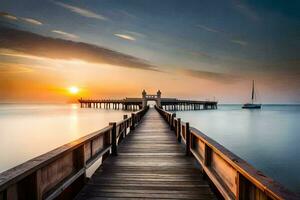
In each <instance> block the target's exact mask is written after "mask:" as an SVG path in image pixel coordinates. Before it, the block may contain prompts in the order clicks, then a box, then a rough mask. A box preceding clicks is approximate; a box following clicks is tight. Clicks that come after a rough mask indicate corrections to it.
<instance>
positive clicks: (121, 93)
mask: <svg viewBox="0 0 300 200" xmlns="http://www.w3.org/2000/svg"><path fill="white" fill-rule="evenodd" d="M252 80H255V83H256V89H257V96H258V101H259V102H261V103H300V87H299V86H300V1H298V0H289V1H284V0H247V1H246V0H185V1H183V0H163V1H161V0H160V1H159V0H97V1H95V0H26V1H23V0H1V1H0V102H2V103H13V102H69V101H72V100H74V99H76V98H79V97H83V98H124V97H138V96H141V91H142V90H143V89H146V91H147V92H148V93H156V91H157V90H158V89H160V90H161V91H162V97H176V98H181V99H199V100H213V99H216V100H218V101H219V102H220V103H245V102H247V101H249V98H250V94H251V82H252ZM70 87H77V88H78V89H79V92H78V93H77V94H72V93H70V92H69V90H68V88H70Z"/></svg>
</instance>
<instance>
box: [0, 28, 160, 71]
mask: <svg viewBox="0 0 300 200" xmlns="http://www.w3.org/2000/svg"><path fill="white" fill-rule="evenodd" d="M0 38H1V40H0V48H2V49H9V50H12V51H17V52H18V53H19V54H25V55H31V56H37V57H44V58H52V59H64V60H70V59H80V60H83V61H86V62H90V63H96V64H110V65H115V66H121V67H126V68H135V69H142V70H151V71H160V70H159V68H158V67H157V66H155V65H152V64H151V63H149V62H148V61H146V60H143V59H140V58H137V57H134V56H131V55H127V54H123V53H120V52H117V51H113V50H110V49H107V48H104V47H100V46H95V45H91V44H87V43H82V42H74V41H69V40H63V39H54V38H50V37H45V36H41V35H38V34H34V33H31V32H27V31H21V30H16V29H11V28H5V27H1V26H0Z"/></svg>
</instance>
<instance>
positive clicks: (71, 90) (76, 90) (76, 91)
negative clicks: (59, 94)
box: [68, 86, 79, 94]
mask: <svg viewBox="0 0 300 200" xmlns="http://www.w3.org/2000/svg"><path fill="white" fill-rule="evenodd" d="M68 89H69V92H70V93H71V94H77V93H78V92H79V88H78V87H76V86H72V87H69V88H68Z"/></svg>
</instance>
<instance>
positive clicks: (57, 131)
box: [0, 104, 300, 193]
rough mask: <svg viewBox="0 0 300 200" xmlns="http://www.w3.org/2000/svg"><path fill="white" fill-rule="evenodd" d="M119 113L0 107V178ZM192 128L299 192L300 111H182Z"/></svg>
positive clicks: (225, 108)
mask: <svg viewBox="0 0 300 200" xmlns="http://www.w3.org/2000/svg"><path fill="white" fill-rule="evenodd" d="M126 113H129V112H125V111H122V110H104V109H91V108H80V107H79V105H77V104H69V105H61V104H51V105H50V104H0V172H2V171H5V170H7V169H9V168H11V167H14V166H16V165H18V164H21V163H23V162H25V161H27V160H29V159H31V158H34V157H36V156H39V155H41V154H43V153H46V152H48V151H50V150H52V149H54V148H57V147H58V146H60V145H63V144H65V143H67V142H70V141H73V140H75V139H77V138H79V137H82V136H84V135H87V134H89V133H91V132H93V131H96V130H99V129H101V128H103V127H105V126H106V125H107V124H108V123H109V122H110V121H119V120H121V119H122V118H123V115H124V114H126ZM177 116H178V117H181V118H182V120H183V121H186V122H187V121H188V122H190V124H191V126H194V127H195V128H198V129H199V130H201V131H202V132H203V133H205V134H206V135H208V136H210V137H211V138H213V139H214V140H216V141H217V142H219V143H220V144H222V145H223V146H225V147H226V148H228V149H229V150H231V151H232V152H234V153H235V154H237V155H238V156H240V157H241V158H243V159H244V160H246V161H247V162H249V163H250V164H252V165H253V166H254V167H255V168H257V169H259V170H261V171H263V172H264V173H265V174H266V175H268V176H270V177H272V178H273V179H275V180H277V181H278V182H280V183H281V184H283V185H285V186H286V187H288V188H289V189H290V190H293V191H295V192H298V193H299V192H300V173H299V169H300V155H299V154H300V106H263V108H262V109H261V110H243V109H241V106H240V105H220V106H219V108H218V110H206V111H181V112H177Z"/></svg>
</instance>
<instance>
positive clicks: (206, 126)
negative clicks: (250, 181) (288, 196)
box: [176, 105, 300, 193]
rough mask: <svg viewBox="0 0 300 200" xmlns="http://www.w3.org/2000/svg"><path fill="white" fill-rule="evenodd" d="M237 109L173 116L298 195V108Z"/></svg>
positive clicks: (263, 107) (299, 116)
mask: <svg viewBox="0 0 300 200" xmlns="http://www.w3.org/2000/svg"><path fill="white" fill-rule="evenodd" d="M241 107H242V105H219V106H218V109H217V110H201V111H180V112H176V117H180V118H181V119H182V120H183V121H185V122H189V123H190V126H192V127H195V128H197V129H198V130H200V131H201V132H203V133H204V134H205V135H207V136H209V137H210V138H212V139H214V140H215V141H217V142H218V143H219V144H221V145H223V146H224V147H226V148H227V149H229V150H230V151H231V152H233V153H235V154H236V155H238V156H239V157H241V158H242V159H244V160H246V161H247V162H248V163H250V164H251V165H253V166H254V167H255V168H256V169H258V170H260V171H262V172H263V173H264V174H266V175H267V176H269V177H271V178H272V179H274V180H276V181H277V182H279V183H281V184H282V185H284V186H286V187H287V188H288V189H290V190H292V191H294V192H297V193H300V173H299V170H300V105H264V106H262V109H257V110H248V109H242V108H241Z"/></svg>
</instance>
